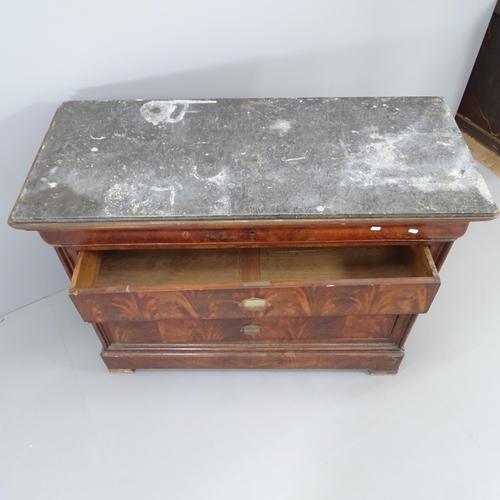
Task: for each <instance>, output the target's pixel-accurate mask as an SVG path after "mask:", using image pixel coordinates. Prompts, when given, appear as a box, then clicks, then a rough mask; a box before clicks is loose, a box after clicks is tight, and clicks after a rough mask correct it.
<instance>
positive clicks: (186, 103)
mask: <svg viewBox="0 0 500 500" xmlns="http://www.w3.org/2000/svg"><path fill="white" fill-rule="evenodd" d="M215 103H217V101H210V100H186V99H176V100H171V101H149V102H147V103H145V104H143V105H142V106H141V110H140V111H141V115H142V117H143V118H144V119H145V120H146V121H147V122H149V123H152V124H153V125H159V124H160V123H179V122H180V121H182V120H183V119H184V116H185V115H186V113H188V112H189V107H190V106H191V105H192V104H215ZM174 114H175V116H174Z"/></svg>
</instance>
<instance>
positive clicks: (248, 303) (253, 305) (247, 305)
mask: <svg viewBox="0 0 500 500" xmlns="http://www.w3.org/2000/svg"><path fill="white" fill-rule="evenodd" d="M270 305H271V304H269V302H268V301H267V300H265V299H258V298H257V297H252V298H251V299H245V300H242V301H241V302H240V303H239V304H238V306H239V307H241V308H242V309H245V310H246V311H252V312H253V311H263V310H264V309H267V308H268V307H270Z"/></svg>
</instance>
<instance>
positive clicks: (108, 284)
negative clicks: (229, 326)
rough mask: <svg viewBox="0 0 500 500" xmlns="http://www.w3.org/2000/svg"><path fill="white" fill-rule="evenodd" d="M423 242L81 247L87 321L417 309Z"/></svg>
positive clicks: (421, 296) (431, 271)
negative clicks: (290, 246) (285, 246)
mask: <svg viewBox="0 0 500 500" xmlns="http://www.w3.org/2000/svg"><path fill="white" fill-rule="evenodd" d="M439 284H440V280H439V276H438V274H437V270H436V267H435V265H434V262H433V259H432V256H431V253H430V251H429V248H428V247H427V246H425V245H414V246H371V247H332V248H300V249H189V250H130V251H128V250H123V251H114V250H113V251H109V250H108V251H96V252H89V251H81V252H80V253H79V255H78V259H77V263H76V267H75V271H74V274H73V279H72V281H71V286H70V291H69V293H70V296H71V298H72V300H73V302H74V304H75V306H76V307H77V309H78V311H79V312H80V314H81V315H82V317H83V319H84V320H85V321H89V322H92V323H100V322H108V321H113V322H114V321H159V320H163V319H189V318H193V319H228V318H255V317H257V318H259V317H300V316H347V315H377V314H414V313H422V312H426V311H427V310H428V308H429V306H430V304H431V302H432V300H433V298H434V296H435V294H436V292H437V290H438V288H439Z"/></svg>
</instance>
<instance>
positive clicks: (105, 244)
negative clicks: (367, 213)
mask: <svg viewBox="0 0 500 500" xmlns="http://www.w3.org/2000/svg"><path fill="white" fill-rule="evenodd" d="M144 225H146V226H147V224H144V223H143V226H144ZM200 225H201V226H202V227H200ZM207 226H209V227H210V228H209V227H207ZM467 226H468V222H455V221H453V222H448V223H429V222H422V221H413V222H406V221H405V222H400V223H394V222H392V223H391V222H388V221H377V220H373V221H368V222H367V221H366V220H365V221H364V222H363V223H362V224H355V223H354V222H352V221H351V222H350V221H344V222H342V221H338V222H336V223H334V222H332V221H330V222H328V221H326V222H325V221H323V223H322V224H318V222H315V221H288V224H286V223H285V221H271V222H270V221H246V222H245V221H227V222H226V224H225V225H224V224H222V223H221V222H219V223H218V225H216V226H214V224H213V223H210V222H209V221H207V222H206V224H204V223H200V222H199V223H196V222H191V225H187V226H186V225H183V227H161V226H159V227H156V228H155V227H154V226H153V227H152V228H150V229H147V228H143V229H126V228H122V229H110V228H109V225H103V226H102V228H101V229H92V228H88V229H85V226H83V225H82V226H77V225H76V224H71V225H69V226H65V227H63V228H61V229H60V230H55V229H54V228H53V226H52V229H51V228H47V229H45V230H41V231H40V235H41V236H42V238H43V240H44V241H46V242H47V243H49V244H51V245H54V246H65V247H78V248H79V249H82V250H84V249H92V250H105V249H110V248H111V249H115V250H118V249H123V250H133V249H151V248H180V249H183V248H190V247H204V248H206V247H211V248H220V247H221V246H224V247H237V248H242V247H245V248H250V247H254V248H257V247H259V248H266V247H273V246H275V247H284V246H289V247H299V246H332V245H350V246H356V245H357V246H360V245H361V246H362V245H367V244H368V245H369V244H377V245H380V244H384V242H385V243H387V244H391V245H394V244H397V243H400V244H409V243H411V242H420V243H430V242H432V241H452V240H455V239H457V238H459V237H460V236H462V235H463V234H464V233H465V231H466V230H467ZM77 227H81V229H80V230H79V229H78V228H77ZM372 227H380V230H372ZM410 229H413V230H416V231H417V232H416V233H415V232H409V230H410Z"/></svg>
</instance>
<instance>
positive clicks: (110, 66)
mask: <svg viewBox="0 0 500 500" xmlns="http://www.w3.org/2000/svg"><path fill="white" fill-rule="evenodd" d="M494 6H495V0H420V1H419V2H416V1H409V0H406V1H402V0H378V1H373V0H351V1H350V2H346V1H344V0H307V1H306V0H275V1H271V0H252V1H234V0H212V1H207V0H182V1H181V0H177V1H175V2H172V1H170V2H168V1H165V0H163V1H155V0H141V1H136V2H133V1H132V0H72V1H68V0H45V1H43V0H18V1H17V2H13V1H11V2H8V3H7V2H4V5H2V9H1V12H0V64H1V66H0V67H1V72H0V75H1V78H0V90H1V93H0V95H1V96H2V100H1V102H0V172H1V173H2V177H1V180H2V182H1V183H0V190H1V191H0V220H2V221H3V223H2V224H0V241H1V245H0V262H1V264H0V285H1V287H0V314H4V313H6V312H9V311H11V310H14V309H16V308H18V307H21V306H23V305H25V304H28V303H29V302H32V301H35V300H37V299H39V298H41V297H43V296H46V295H48V294H50V293H53V292H55V291H57V290H60V289H62V288H64V287H65V286H67V278H66V276H65V274H64V272H63V271H62V269H61V266H60V265H59V262H58V260H57V258H56V256H55V254H54V252H53V251H52V250H51V248H50V247H48V246H47V245H46V244H44V243H42V242H41V240H40V239H39V237H38V235H37V234H35V233H26V232H22V231H16V230H13V229H11V228H9V227H8V226H7V225H6V223H5V221H6V220H7V217H8V214H9V212H10V209H11V208H12V205H13V204H14V202H15V199H16V197H17V194H18V192H19V190H20V188H21V186H22V183H23V180H24V178H25V175H26V173H27V171H28V169H29V167H30V164H31V161H32V159H33V158H34V156H35V153H36V151H37V149H38V146H39V144H40V142H41V140H42V139H43V136H44V133H45V131H46V129H47V127H48V125H49V122H50V119H51V116H52V115H53V113H54V111H55V109H56V107H57V105H58V104H59V103H60V102H61V101H64V100H68V99H114V98H153V97H155V98H179V97H278V96H281V97H287V96H289V97H292V96H356V95H359V96H361V95H367V96H368V95H369V96H372V95H442V96H444V97H445V98H446V100H447V102H448V104H449V105H450V107H451V108H452V111H456V109H457V107H458V104H459V102H460V98H461V95H462V92H463V90H464V88H465V85H466V83H467V79H468V75H469V73H470V71H471V68H472V65H473V63H474V60H475V57H476V54H477V52H478V49H479V46H480V43H481V40H482V38H483V35H484V33H485V31H486V27H487V24H488V22H489V19H490V16H491V13H492V11H493V9H494Z"/></svg>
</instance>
